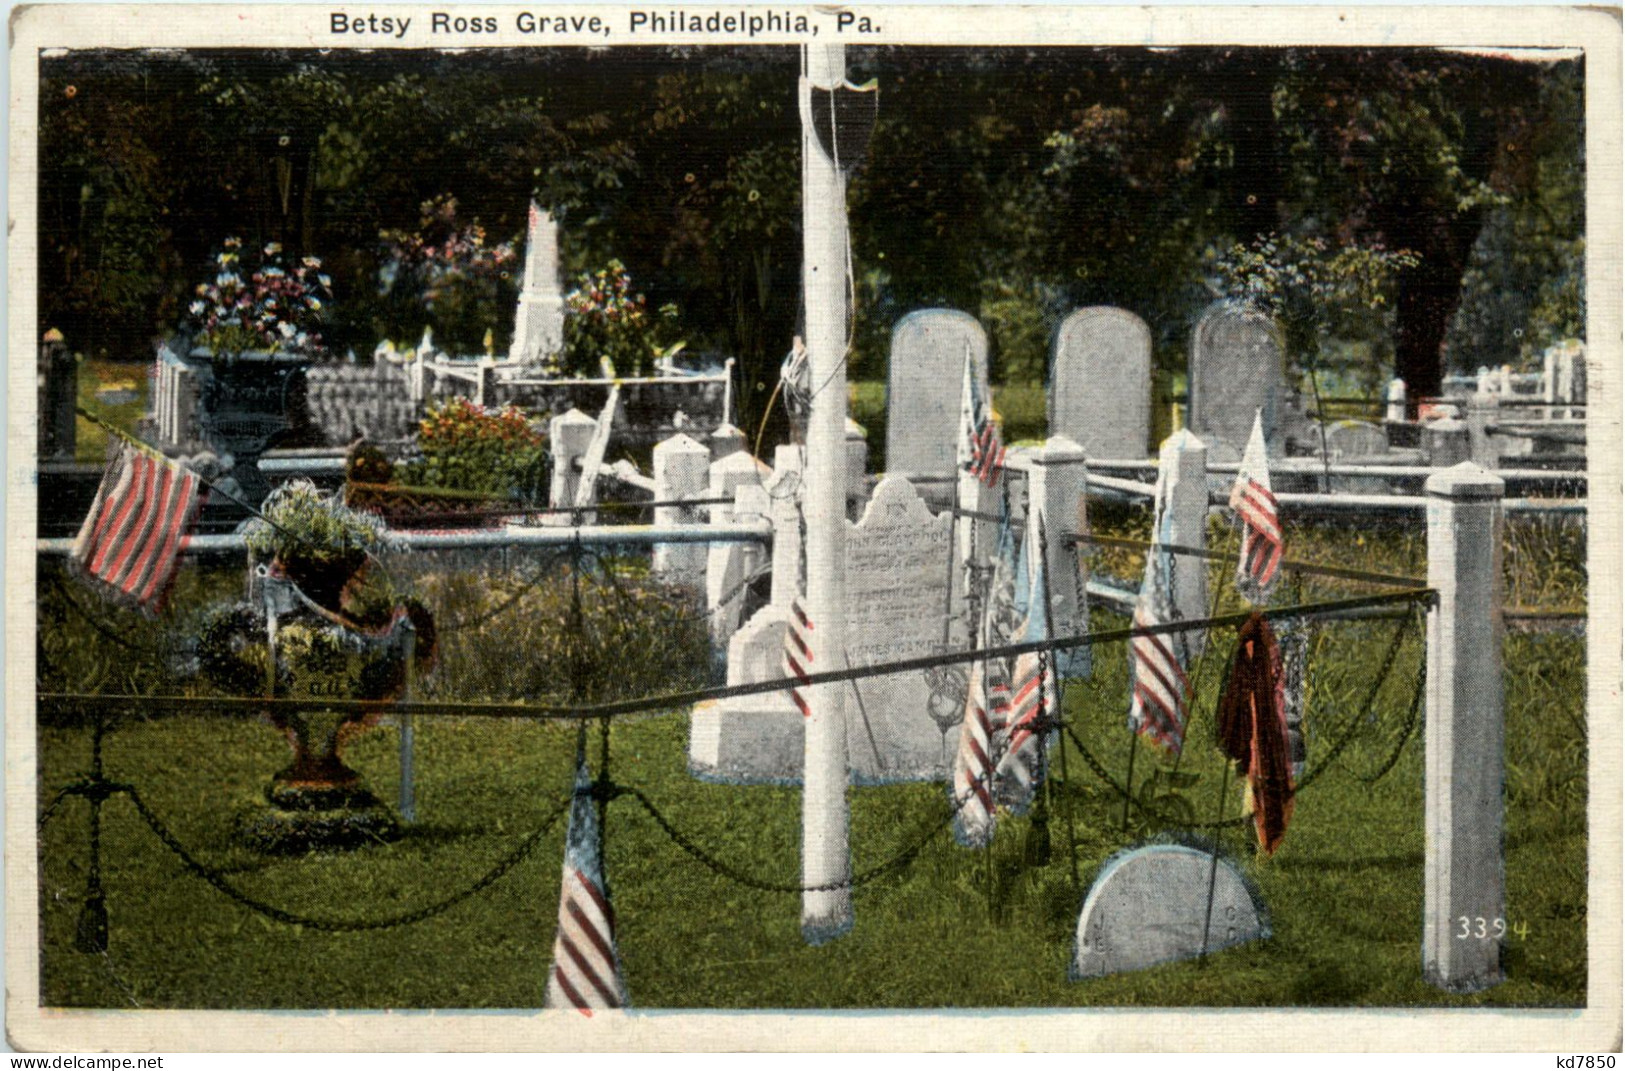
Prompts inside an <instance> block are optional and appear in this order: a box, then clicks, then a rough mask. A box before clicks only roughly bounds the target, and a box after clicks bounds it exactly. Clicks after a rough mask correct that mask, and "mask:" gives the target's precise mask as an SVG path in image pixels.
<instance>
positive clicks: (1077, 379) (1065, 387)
mask: <svg viewBox="0 0 1625 1071" xmlns="http://www.w3.org/2000/svg"><path fill="white" fill-rule="evenodd" d="M1150 430H1151V329H1150V328H1149V327H1147V326H1146V325H1145V321H1144V320H1142V319H1140V318H1139V317H1138V316H1136V315H1134V314H1133V313H1132V312H1128V311H1126V310H1124V309H1116V308H1112V307H1110V306H1107V305H1097V306H1093V307H1090V308H1086V309H1079V310H1077V311H1076V312H1074V313H1073V314H1072V315H1070V316H1068V317H1067V318H1066V319H1065V320H1064V321H1062V323H1061V328H1060V330H1059V331H1057V332H1056V334H1055V359H1054V361H1053V362H1052V363H1051V365H1050V382H1049V433H1050V434H1051V435H1064V436H1066V437H1068V438H1070V439H1072V440H1073V441H1074V442H1076V443H1078V445H1080V446H1082V447H1083V451H1084V453H1085V454H1086V455H1088V456H1089V457H1092V458H1114V457H1127V458H1142V457H1145V456H1146V447H1147V441H1148V437H1149V435H1150Z"/></svg>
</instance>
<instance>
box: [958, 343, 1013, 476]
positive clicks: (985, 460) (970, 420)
mask: <svg viewBox="0 0 1625 1071" xmlns="http://www.w3.org/2000/svg"><path fill="white" fill-rule="evenodd" d="M971 365H972V361H971V351H970V346H968V345H967V346H966V347H965V384H964V387H963V389H962V390H961V392H960V396H959V467H960V468H962V469H965V470H967V471H969V472H970V473H971V474H972V475H973V476H975V477H976V478H977V479H978V480H980V481H982V483H983V484H985V485H986V486H988V487H992V486H993V485H994V484H996V483H998V482H999V477H1000V476H1001V475H1003V473H1004V446H1003V445H1002V444H1001V443H1000V442H999V429H998V426H997V425H995V424H994V423H993V412H992V407H991V406H990V405H988V403H987V399H985V398H983V397H982V392H981V389H980V387H979V386H978V384H977V382H976V375H975V369H973V368H972V367H971Z"/></svg>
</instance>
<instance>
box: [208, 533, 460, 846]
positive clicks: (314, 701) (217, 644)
mask: <svg viewBox="0 0 1625 1071" xmlns="http://www.w3.org/2000/svg"><path fill="white" fill-rule="evenodd" d="M362 571H364V567H362V568H358V569H357V570H355V573H353V574H352V575H350V576H348V577H343V578H338V577H337V576H336V574H335V576H330V577H327V578H325V579H324V581H323V583H325V584H327V585H329V586H330V587H331V586H333V585H336V587H337V590H338V591H340V592H343V593H344V595H343V596H341V597H338V598H335V599H334V605H336V606H338V607H339V609H338V610H334V609H330V608H329V607H328V606H327V605H324V604H323V602H321V601H318V600H317V599H316V598H314V597H313V596H312V594H311V593H310V592H307V591H304V590H302V589H301V587H300V585H298V584H297V583H295V581H294V580H292V579H291V578H290V576H289V575H288V573H287V572H285V571H283V570H280V569H278V568H277V566H276V564H273V565H271V566H261V567H258V568H255V569H254V571H253V575H252V577H251V584H250V597H249V598H248V599H247V600H245V601H244V602H240V603H237V604H236V605H234V606H231V607H228V608H227V609H225V610H223V611H221V612H219V613H217V614H216V615H214V616H213V617H212V618H211V619H210V620H209V621H208V622H207V624H206V625H205V627H204V630H203V634H202V636H201V638H200V641H199V652H198V654H199V667H200V669H201V671H202V673H203V674H204V675H205V677H206V678H208V679H209V680H210V681H211V682H213V683H214V684H215V685H216V686H217V687H220V688H221V689H222V690H225V691H228V692H230V693H232V694H234V695H242V696H255V695H266V694H267V693H268V692H269V693H270V694H271V695H272V696H273V697H274V698H276V699H278V700H284V701H286V700H295V701H296V702H293V703H289V702H280V703H277V704H276V705H274V706H271V707H269V708H268V710H267V712H266V714H265V720H266V721H267V722H269V723H270V724H271V725H272V726H273V727H274V728H276V729H277V730H278V731H279V732H281V733H282V735H283V736H284V737H285V738H286V739H287V741H288V745H289V747H290V749H291V751H292V760H291V761H290V762H289V763H288V765H287V766H285V767H283V768H282V769H281V770H279V771H277V772H276V773H275V774H274V775H273V776H272V777H271V780H270V783H269V784H268V785H267V786H266V788H265V801H264V803H263V804H259V805H256V806H254V807H251V808H250V809H248V810H247V811H245V812H244V813H242V814H240V815H239V816H238V818H237V823H236V827H237V828H236V831H237V835H238V837H239V839H240V840H241V841H242V842H244V843H245V844H247V845H249V846H250V847H252V848H255V849H257V850H259V851H264V852H268V853H276V854H289V853H301V852H306V851H310V850H313V849H327V850H337V849H349V848H355V847H359V846H361V845H364V844H368V843H374V842H381V841H389V840H394V839H395V838H397V837H399V836H400V834H401V827H400V823H399V822H398V821H397V820H396V817H395V815H394V814H393V813H392V812H391V811H390V809H389V808H388V807H387V806H386V805H385V804H384V803H383V802H382V801H381V800H380V799H378V797H377V796H376V795H374V793H373V792H372V791H371V790H370V789H369V788H368V787H367V785H366V783H365V781H364V779H363V778H362V776H361V775H360V774H359V773H358V772H357V771H355V770H354V769H352V768H351V767H350V766H348V765H346V763H345V762H344V757H343V749H344V746H345V745H346V744H347V743H348V742H349V741H350V740H352V739H354V738H355V737H356V736H358V735H359V734H361V733H363V732H365V731H366V730H367V729H369V728H371V727H372V726H374V725H375V724H377V722H378V720H379V719H380V718H381V717H382V716H383V715H384V713H386V711H387V710H388V705H389V704H390V703H392V702H394V701H395V700H397V699H399V698H400V697H401V696H402V694H403V693H404V692H405V690H406V687H407V684H408V681H409V680H411V679H412V678H413V676H414V675H418V674H423V673H427V672H428V671H429V670H430V668H432V665H433V661H434V657H435V654H436V650H435V648H436V643H435V629H434V619H433V616H432V615H431V614H430V613H429V612H428V610H426V609H424V608H423V607H422V606H421V605H420V604H418V603H417V602H416V601H414V600H405V601H402V602H398V603H395V604H393V605H389V606H384V607H378V608H373V609H370V610H358V608H357V607H356V606H355V605H353V600H352V599H351V598H350V597H349V596H350V593H351V592H353V590H354V588H353V585H354V583H355V581H356V580H357V574H359V573H360V572H362ZM273 637H274V639H273ZM334 699H346V700H348V699H363V700H372V701H375V702H376V703H377V704H378V705H377V706H375V707H370V708H369V709H366V710H363V711H353V710H352V711H338V710H334V709H332V708H331V707H330V706H328V705H327V703H328V701H331V700H334Z"/></svg>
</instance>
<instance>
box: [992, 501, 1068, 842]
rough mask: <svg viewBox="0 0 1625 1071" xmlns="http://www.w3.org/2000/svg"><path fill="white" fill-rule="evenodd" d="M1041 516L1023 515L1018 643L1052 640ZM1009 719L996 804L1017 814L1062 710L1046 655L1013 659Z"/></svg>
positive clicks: (1027, 800)
mask: <svg viewBox="0 0 1625 1071" xmlns="http://www.w3.org/2000/svg"><path fill="white" fill-rule="evenodd" d="M1043 529H1044V515H1043V513H1042V512H1039V511H1034V512H1032V513H1030V514H1028V516H1027V538H1026V539H1025V540H1024V541H1023V542H1022V544H1021V559H1022V567H1021V573H1022V577H1023V580H1024V585H1025V588H1024V590H1025V595H1026V597H1025V598H1024V599H1018V600H1017V601H1018V604H1024V605H1025V607H1026V610H1027V616H1026V618H1025V620H1024V621H1023V622H1022V626H1021V629H1020V631H1019V632H1018V633H1017V635H1016V636H1015V637H1014V639H1015V641H1016V642H1018V643H1036V642H1038V641H1040V640H1047V639H1049V638H1050V624H1049V605H1048V603H1049V581H1048V577H1047V575H1046V571H1045V566H1046V562H1045V561H1044V550H1043V547H1044V537H1043V535H1042V532H1043ZM1010 677H1011V682H1010V717H1009V726H1008V729H1007V730H1006V732H1005V734H1004V746H1003V748H1002V749H1001V753H1000V758H999V765H998V769H997V772H996V776H995V790H996V791H995V795H996V796H997V798H998V801H999V802H1000V803H1002V804H1004V805H1005V806H1006V807H1008V808H1010V810H1011V811H1013V812H1015V813H1016V814H1022V813H1023V812H1025V811H1026V810H1027V807H1028V806H1029V805H1030V804H1031V803H1032V800H1033V793H1034V791H1035V790H1036V789H1037V787H1038V785H1039V784H1040V783H1041V782H1042V781H1043V778H1044V735H1045V734H1046V733H1047V732H1048V731H1049V729H1050V727H1051V725H1052V723H1053V722H1054V720H1055V718H1056V715H1057V713H1058V712H1059V710H1060V695H1059V692H1058V690H1057V688H1056V685H1055V669H1054V665H1053V664H1052V660H1051V658H1050V655H1049V653H1048V652H1047V651H1035V652H1030V653H1027V654H1020V655H1017V656H1016V659H1015V665H1014V666H1013V667H1012V669H1011V671H1010Z"/></svg>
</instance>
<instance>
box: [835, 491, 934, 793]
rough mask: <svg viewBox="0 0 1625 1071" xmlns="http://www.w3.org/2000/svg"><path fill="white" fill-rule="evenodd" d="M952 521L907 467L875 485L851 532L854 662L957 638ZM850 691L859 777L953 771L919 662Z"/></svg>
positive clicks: (906, 653) (870, 662) (850, 739)
mask: <svg viewBox="0 0 1625 1071" xmlns="http://www.w3.org/2000/svg"><path fill="white" fill-rule="evenodd" d="M952 522H953V516H952V514H950V513H948V512H946V511H945V512H943V513H939V514H935V515H933V514H932V513H931V511H930V510H929V509H928V508H926V505H925V502H924V501H923V500H922V499H921V498H920V496H919V494H918V493H916V492H915V490H914V488H913V487H912V486H910V485H909V483H908V481H907V480H904V479H902V478H901V477H896V476H892V477H887V478H886V479H883V480H881V481H880V483H879V484H878V485H877V486H876V487H875V492H874V495H873V497H871V498H870V500H869V506H868V508H867V509H865V510H864V513H863V517H862V519H861V520H859V521H858V523H857V524H855V525H851V526H850V527H849V528H848V529H847V532H846V590H847V592H848V599H847V612H846V643H847V651H846V653H847V660H848V663H849V664H850V665H852V666H874V665H880V664H882V663H886V662H896V661H899V660H901V659H906V658H919V657H922V656H925V655H929V654H932V653H934V652H936V651H939V650H941V649H942V648H943V646H944V645H945V644H947V643H951V642H953V641H954V640H955V639H956V637H955V636H954V635H953V633H952V632H951V631H950V619H949V617H948V590H949V588H948V585H949V580H948V573H947V562H948V556H949V553H950V541H951V535H950V533H951V531H952ZM852 691H853V693H854V694H853V695H851V696H849V698H848V700H847V704H846V710H847V754H848V756H850V759H851V763H852V769H853V772H854V775H855V776H856V777H857V778H858V779H860V780H872V781H911V780H919V779H926V778H934V777H943V776H946V774H947V769H948V765H947V758H948V749H947V748H946V747H945V746H944V733H943V730H942V729H941V727H940V726H939V725H938V724H937V722H936V721H934V720H933V719H932V717H931V713H930V710H929V707H928V699H929V694H930V693H929V689H928V688H927V687H926V684H925V678H924V676H923V675H922V673H921V672H920V671H918V670H916V671H914V672H911V673H895V674H886V675H883V676H874V677H864V678H861V679H859V680H857V681H854V682H853V688H852Z"/></svg>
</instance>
